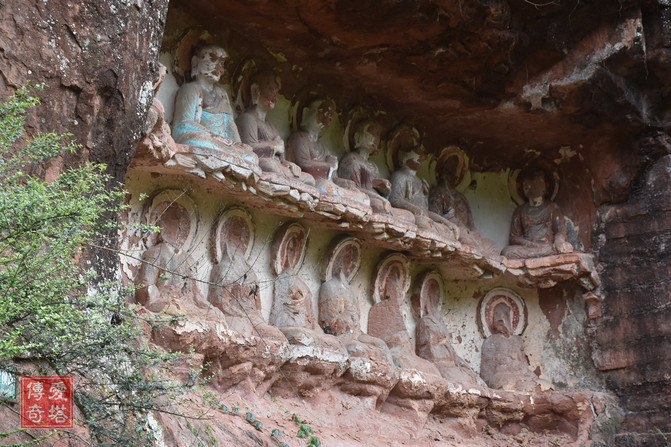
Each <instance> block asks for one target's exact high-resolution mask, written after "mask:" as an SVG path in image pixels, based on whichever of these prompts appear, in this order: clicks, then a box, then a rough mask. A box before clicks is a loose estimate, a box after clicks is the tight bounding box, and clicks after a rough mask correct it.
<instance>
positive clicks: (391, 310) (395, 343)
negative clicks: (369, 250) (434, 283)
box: [368, 255, 440, 376]
mask: <svg viewBox="0 0 671 447" xmlns="http://www.w3.org/2000/svg"><path fill="white" fill-rule="evenodd" d="M409 286H410V277H409V273H408V266H407V260H406V259H405V257H403V256H402V255H390V256H388V257H386V258H385V259H384V260H383V261H382V262H381V263H380V265H379V266H378V270H377V272H376V275H375V279H374V281H373V288H374V290H373V294H374V300H375V301H376V303H375V304H373V306H372V307H371V308H370V311H369V313H368V335H370V336H372V337H376V338H380V339H382V340H383V341H384V342H385V343H386V344H387V346H388V347H389V349H390V351H391V354H392V358H393V359H394V363H395V364H396V366H398V367H399V368H404V369H416V370H419V371H422V372H425V373H428V374H433V375H436V376H439V375H440V374H439V372H438V370H437V369H436V367H435V366H434V365H433V364H432V363H431V362H429V361H427V360H424V359H422V358H420V357H418V356H417V355H415V347H414V345H413V343H412V340H411V339H410V334H409V333H408V329H407V328H406V326H405V321H404V319H403V314H402V313H401V305H402V303H403V300H404V298H405V294H406V292H407V291H408V288H409Z"/></svg>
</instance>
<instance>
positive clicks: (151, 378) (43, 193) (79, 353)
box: [0, 87, 183, 446]
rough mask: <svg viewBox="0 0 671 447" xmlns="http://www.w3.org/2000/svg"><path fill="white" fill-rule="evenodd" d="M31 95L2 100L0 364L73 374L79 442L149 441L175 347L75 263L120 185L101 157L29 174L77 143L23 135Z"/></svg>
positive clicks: (107, 227) (112, 206)
mask: <svg viewBox="0 0 671 447" xmlns="http://www.w3.org/2000/svg"><path fill="white" fill-rule="evenodd" d="M37 103H38V100H37V99H36V98H35V97H34V96H32V94H31V89H29V88H27V87H24V88H21V89H19V90H18V91H17V92H16V93H15V94H14V95H13V96H11V97H9V98H8V99H7V100H5V101H4V102H2V103H0V152H1V156H0V364H1V365H7V366H11V367H12V368H14V369H15V370H17V371H18V372H19V373H20V374H23V375H31V374H34V373H35V370H36V369H37V371H39V372H40V375H46V374H47V373H48V374H57V375H73V376H75V383H76V389H75V403H76V405H77V407H78V408H79V410H80V411H81V414H82V415H83V422H84V423H85V425H86V426H87V428H88V431H89V435H90V439H87V440H86V441H87V442H89V443H92V444H97V445H122V446H123V445H128V446H130V445H140V444H147V443H150V442H151V440H152V439H153V438H154V434H153V431H152V429H151V427H150V424H149V423H148V419H147V413H148V411H152V410H157V409H165V408H166V407H165V406H164V405H162V404H161V403H160V402H163V401H162V400H161V397H165V398H166V399H165V400H164V402H170V401H173V400H174V398H175V397H176V396H178V395H179V394H180V393H181V392H182V391H183V390H182V387H181V386H179V385H176V384H174V383H173V382H171V381H169V380H166V379H165V378H164V377H167V374H164V372H167V371H168V369H169V367H170V365H171V362H172V361H174V360H175V356H174V355H171V354H166V353H164V352H161V351H158V350H156V349H153V348H150V347H149V346H147V344H146V343H145V342H142V341H141V340H142V339H143V337H142V336H143V332H142V329H141V326H140V323H142V321H141V320H140V318H139V317H138V314H137V313H136V312H135V310H134V308H132V307H129V306H128V305H127V303H126V297H125V296H124V292H123V291H122V290H120V288H119V287H118V286H117V284H105V283H104V282H103V281H102V280H101V278H99V277H98V276H97V274H96V273H94V272H93V271H86V270H84V269H83V268H81V266H80V264H79V263H78V262H77V261H78V260H79V259H81V255H82V254H83V252H84V250H85V248H86V247H87V245H88V244H91V243H92V241H97V240H99V239H100V235H101V234H103V233H104V232H108V233H109V232H110V231H114V230H115V226H116V223H115V222H111V223H110V222H109V221H107V220H105V219H103V218H102V216H104V215H107V216H109V215H114V214H115V213H118V211H119V209H120V207H119V204H120V203H121V199H122V197H123V191H122V190H120V189H110V188H108V186H107V185H108V184H110V183H111V180H110V178H109V177H108V176H106V175H105V174H104V171H105V166H104V165H100V164H94V163H86V164H84V165H83V166H81V167H77V168H72V169H68V170H66V171H65V172H63V173H61V174H60V175H59V176H58V178H57V179H55V180H54V181H52V182H46V181H43V180H42V179H40V178H38V177H37V176H35V175H31V173H33V172H37V171H38V170H39V166H40V164H41V163H45V162H46V161H47V160H49V159H50V158H52V157H55V156H58V155H60V154H62V153H63V152H75V151H76V150H78V145H77V144H75V143H74V142H71V141H69V138H70V137H69V135H57V134H54V133H48V134H40V135H36V136H33V137H32V138H25V137H23V128H24V124H25V115H26V113H27V111H28V110H29V109H30V108H32V107H33V106H35V105H36V104H37ZM94 285H95V286H94ZM151 324H152V325H154V324H159V323H157V322H151ZM62 433H64V434H65V435H68V434H69V435H70V436H78V435H75V433H74V432H62ZM31 442H32V441H31ZM31 442H28V444H30V443H31Z"/></svg>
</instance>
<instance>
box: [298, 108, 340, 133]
mask: <svg viewBox="0 0 671 447" xmlns="http://www.w3.org/2000/svg"><path fill="white" fill-rule="evenodd" d="M305 113H306V115H305V119H304V120H303V123H304V127H305V129H306V130H307V131H308V132H310V133H315V134H318V135H321V134H322V133H324V131H325V130H326V129H328V127H329V125H330V124H331V118H332V117H333V104H332V103H331V101H326V100H317V101H313V102H312V104H310V107H309V108H308V109H307V110H306V111H305Z"/></svg>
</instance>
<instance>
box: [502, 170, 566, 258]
mask: <svg viewBox="0 0 671 447" xmlns="http://www.w3.org/2000/svg"><path fill="white" fill-rule="evenodd" d="M520 176H523V177H522V192H523V194H524V197H525V198H526V202H525V203H523V204H522V205H520V206H518V207H517V208H516V209H515V211H514V212H513V218H512V222H511V224H510V237H509V241H508V246H506V247H505V248H504V249H503V251H502V252H501V254H502V255H503V256H506V257H508V258H512V259H525V258H536V257H541V256H550V255H555V254H559V253H570V252H572V251H573V246H572V245H571V244H570V243H569V242H568V240H567V237H566V228H565V225H564V215H563V214H562V212H561V210H560V209H559V206H557V204H556V203H554V202H552V201H550V200H549V199H548V197H547V195H548V188H547V179H546V175H545V172H544V171H542V170H535V171H531V172H529V173H528V174H526V173H520Z"/></svg>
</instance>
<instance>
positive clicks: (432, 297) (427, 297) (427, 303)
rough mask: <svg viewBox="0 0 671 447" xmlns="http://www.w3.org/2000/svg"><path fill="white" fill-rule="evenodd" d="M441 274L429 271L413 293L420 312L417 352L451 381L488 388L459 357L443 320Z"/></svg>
mask: <svg viewBox="0 0 671 447" xmlns="http://www.w3.org/2000/svg"><path fill="white" fill-rule="evenodd" d="M441 281H442V278H441V277H440V275H439V274H438V273H437V272H432V271H429V272H426V273H424V274H422V275H421V276H420V278H419V280H418V286H417V288H416V291H415V293H414V294H413V297H412V303H413V307H414V309H415V313H416V314H417V315H418V316H419V320H418V321H417V326H415V350H416V352H417V355H418V356H419V357H421V358H423V359H425V360H428V361H430V362H431V363H433V364H434V365H436V367H437V368H438V371H440V375H441V376H443V378H445V379H447V380H448V381H450V382H452V383H456V384H460V385H462V386H463V387H464V388H466V389H470V388H486V385H485V383H484V382H483V381H482V379H480V377H478V375H477V374H476V373H475V372H474V371H473V370H471V369H470V368H469V367H468V366H467V365H466V363H465V362H464V361H463V360H462V359H461V358H459V356H458V355H457V353H456V352H455V351H454V348H453V347H452V343H451V338H452V337H451V334H450V332H449V330H448V329H447V326H446V325H445V323H444V322H443V319H442V315H441V308H442V303H443V288H442V285H441Z"/></svg>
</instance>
